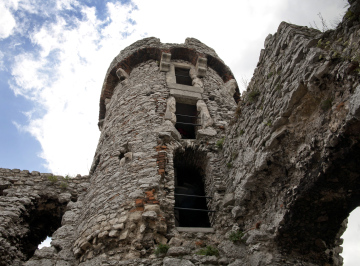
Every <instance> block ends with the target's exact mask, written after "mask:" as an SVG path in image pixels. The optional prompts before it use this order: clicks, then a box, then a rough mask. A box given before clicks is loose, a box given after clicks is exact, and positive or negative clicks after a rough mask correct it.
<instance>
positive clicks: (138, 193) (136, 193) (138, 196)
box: [129, 189, 144, 199]
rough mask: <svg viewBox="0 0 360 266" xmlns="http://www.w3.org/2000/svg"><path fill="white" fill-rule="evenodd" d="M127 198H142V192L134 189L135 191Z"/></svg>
mask: <svg viewBox="0 0 360 266" xmlns="http://www.w3.org/2000/svg"><path fill="white" fill-rule="evenodd" d="M129 197H130V198H132V199H136V198H143V197H144V192H143V191H142V190H141V189H136V190H135V191H133V192H131V193H130V194H129Z"/></svg>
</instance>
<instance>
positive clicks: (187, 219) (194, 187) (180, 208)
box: [174, 151, 214, 228]
mask: <svg viewBox="0 0 360 266" xmlns="http://www.w3.org/2000/svg"><path fill="white" fill-rule="evenodd" d="M193 155H194V153H193V152H191V151H190V152H187V151H185V152H184V153H183V152H177V153H175V157H174V172H175V173H174V174H175V206H174V215H175V226H177V227H183V228H185V227H187V228H189V227H190V228H210V227H211V225H210V221H209V213H212V212H214V211H212V210H209V209H208V207H207V201H208V200H211V197H209V196H206V195H205V188H204V182H203V179H204V176H203V174H202V170H201V169H200V168H199V166H196V165H194V164H193V161H194V159H195V158H196V155H195V158H194V157H193Z"/></svg>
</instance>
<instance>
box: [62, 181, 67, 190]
mask: <svg viewBox="0 0 360 266" xmlns="http://www.w3.org/2000/svg"><path fill="white" fill-rule="evenodd" d="M67 186H68V184H67V183H65V182H61V183H60V188H62V189H65V188H67Z"/></svg>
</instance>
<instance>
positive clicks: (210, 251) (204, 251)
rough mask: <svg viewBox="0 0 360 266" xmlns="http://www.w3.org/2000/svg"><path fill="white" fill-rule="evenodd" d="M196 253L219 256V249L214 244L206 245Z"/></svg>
mask: <svg viewBox="0 0 360 266" xmlns="http://www.w3.org/2000/svg"><path fill="white" fill-rule="evenodd" d="M196 254H197V255H204V256H219V251H218V250H217V249H216V248H214V247H212V246H206V248H202V249H200V250H199V251H198V252H196Z"/></svg>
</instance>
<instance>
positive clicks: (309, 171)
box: [0, 1, 360, 266]
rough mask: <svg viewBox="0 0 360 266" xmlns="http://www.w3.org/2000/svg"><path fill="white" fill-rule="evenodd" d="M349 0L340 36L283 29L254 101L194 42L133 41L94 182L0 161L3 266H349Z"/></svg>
mask: <svg viewBox="0 0 360 266" xmlns="http://www.w3.org/2000/svg"><path fill="white" fill-rule="evenodd" d="M349 4H350V6H349V9H348V11H347V13H346V14H345V16H344V18H343V21H342V22H341V23H340V25H339V26H338V27H337V28H336V29H335V30H330V31H326V32H320V31H318V30H315V29H310V28H307V27H299V26H296V25H291V24H288V23H285V22H283V23H281V24H280V26H279V28H278V31H277V32H276V33H275V34H273V35H269V36H268V37H267V38H266V40H265V44H264V46H265V48H264V49H263V50H261V53H260V58H259V63H258V65H257V68H256V69H255V72H254V76H253V78H252V79H251V81H250V83H249V84H248V86H247V90H246V91H245V92H244V93H243V94H242V95H241V96H240V93H239V89H238V86H237V83H236V81H235V79H234V76H233V74H232V72H231V71H230V69H229V68H228V67H227V66H226V65H225V64H224V62H223V61H222V60H221V59H220V58H219V57H218V56H217V54H216V53H215V51H214V50H213V49H211V48H209V47H208V46H206V45H205V44H203V43H201V42H200V41H198V40H196V39H193V38H188V39H186V40H185V43H184V44H163V43H161V42H160V40H159V39H156V38H146V39H143V40H140V41H137V42H136V43H134V44H132V45H131V46H129V47H127V48H125V49H124V50H122V51H121V52H120V53H119V55H117V56H116V57H115V58H114V60H113V61H112V63H111V64H110V67H109V69H108V71H107V74H106V77H105V80H104V84H103V88H102V92H101V96H100V112H99V124H98V125H99V129H100V130H101V136H100V139H99V143H98V147H97V149H96V152H95V156H94V161H93V164H92V167H91V170H90V173H89V175H88V176H77V177H75V178H69V177H62V176H54V175H52V174H46V173H39V172H31V173H29V172H28V171H26V170H23V171H20V170H18V169H13V170H9V169H0V258H1V260H0V265H28V266H30V265H58V266H60V265H61V266H62V265H233V266H234V265H342V258H341V256H340V255H339V254H340V253H341V251H342V248H341V246H340V245H341V244H342V239H341V238H340V237H341V235H342V233H343V232H344V230H345V229H346V223H347V217H348V215H349V213H350V212H351V211H352V210H353V209H355V208H356V207H357V206H359V205H360V176H359V175H360V171H359V170H360V169H359V167H360V144H359V140H360V121H359V120H360V85H359V80H360V67H359V62H360V49H359V43H360V22H359V21H360V3H359V1H349ZM46 236H51V237H52V242H51V247H44V248H42V249H40V250H39V249H37V246H38V244H39V243H40V242H41V241H42V240H44V239H45V238H46Z"/></svg>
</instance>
